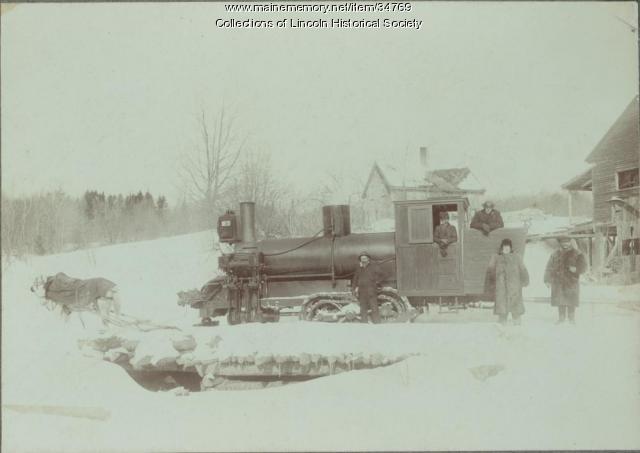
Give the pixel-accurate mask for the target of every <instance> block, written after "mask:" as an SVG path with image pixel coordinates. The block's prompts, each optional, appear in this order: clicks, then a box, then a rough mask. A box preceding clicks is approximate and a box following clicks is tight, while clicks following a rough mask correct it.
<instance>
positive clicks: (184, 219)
mask: <svg viewBox="0 0 640 453" xmlns="http://www.w3.org/2000/svg"><path fill="white" fill-rule="evenodd" d="M194 217H197V213H196V212H195V209H194V208H193V207H191V206H188V205H186V204H184V205H182V206H178V207H176V208H173V209H170V208H169V205H168V203H167V200H166V198H165V197H164V196H163V195H160V196H158V197H157V198H156V197H154V196H153V195H152V194H151V193H149V192H146V193H144V194H143V193H142V192H138V193H135V194H128V195H123V194H105V193H103V192H97V191H95V190H89V191H86V192H85V193H84V195H83V196H82V197H81V198H73V197H70V196H69V195H67V194H65V193H64V192H62V191H60V190H58V191H54V192H47V193H42V194H37V195H31V196H27V197H9V196H7V195H5V194H3V195H2V253H3V255H6V256H22V255H24V254H38V255H44V254H49V253H57V252H62V251H67V250H74V249H78V248H84V247H87V246H89V245H92V244H115V243H119V242H128V241H138V240H144V239H154V238H157V237H161V236H169V235H174V234H180V233H186V232H189V231H191V230H193V228H194V227H197V225H198V222H197V221H193V220H192V219H194Z"/></svg>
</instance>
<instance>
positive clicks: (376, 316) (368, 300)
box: [351, 252, 381, 324]
mask: <svg viewBox="0 0 640 453" xmlns="http://www.w3.org/2000/svg"><path fill="white" fill-rule="evenodd" d="M358 261H359V265H358V268H357V269H356V272H355V274H354V275H353V280H352V281H351V288H352V291H353V293H354V294H355V295H356V296H357V297H358V302H360V322H364V323H366V322H368V318H369V310H371V321H372V322H373V323H374V324H378V323H379V322H380V313H379V312H378V286H380V279H381V278H380V271H379V270H378V266H376V265H375V264H373V263H372V262H371V256H370V255H369V254H368V253H367V252H361V253H360V255H358Z"/></svg>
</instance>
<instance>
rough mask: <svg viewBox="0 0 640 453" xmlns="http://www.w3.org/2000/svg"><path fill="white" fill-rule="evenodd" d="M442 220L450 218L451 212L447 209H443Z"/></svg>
mask: <svg viewBox="0 0 640 453" xmlns="http://www.w3.org/2000/svg"><path fill="white" fill-rule="evenodd" d="M440 220H449V213H448V212H446V211H443V212H441V213H440Z"/></svg>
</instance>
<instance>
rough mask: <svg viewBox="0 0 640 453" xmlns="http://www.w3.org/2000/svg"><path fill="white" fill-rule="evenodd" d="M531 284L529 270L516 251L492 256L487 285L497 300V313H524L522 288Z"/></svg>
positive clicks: (487, 290) (495, 310)
mask: <svg viewBox="0 0 640 453" xmlns="http://www.w3.org/2000/svg"><path fill="white" fill-rule="evenodd" d="M528 285H529V272H527V268H526V267H525V265H524V263H523V262H522V257H521V256H520V255H518V254H516V253H508V254H506V255H505V254H496V255H493V256H492V257H491V260H490V261H489V266H488V268H487V286H488V288H487V289H486V290H485V292H487V293H489V294H490V295H491V296H492V298H493V300H494V301H495V305H494V309H493V312H494V313H495V314H496V315H506V314H509V313H511V315H512V316H520V315H522V314H524V304H523V303H522V288H523V287H525V286H528Z"/></svg>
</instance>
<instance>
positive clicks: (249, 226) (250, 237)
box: [240, 201, 256, 244]
mask: <svg viewBox="0 0 640 453" xmlns="http://www.w3.org/2000/svg"><path fill="white" fill-rule="evenodd" d="M240 223H241V225H242V242H244V243H249V244H252V243H254V242H256V204H255V203H254V202H253V201H242V202H240Z"/></svg>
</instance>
